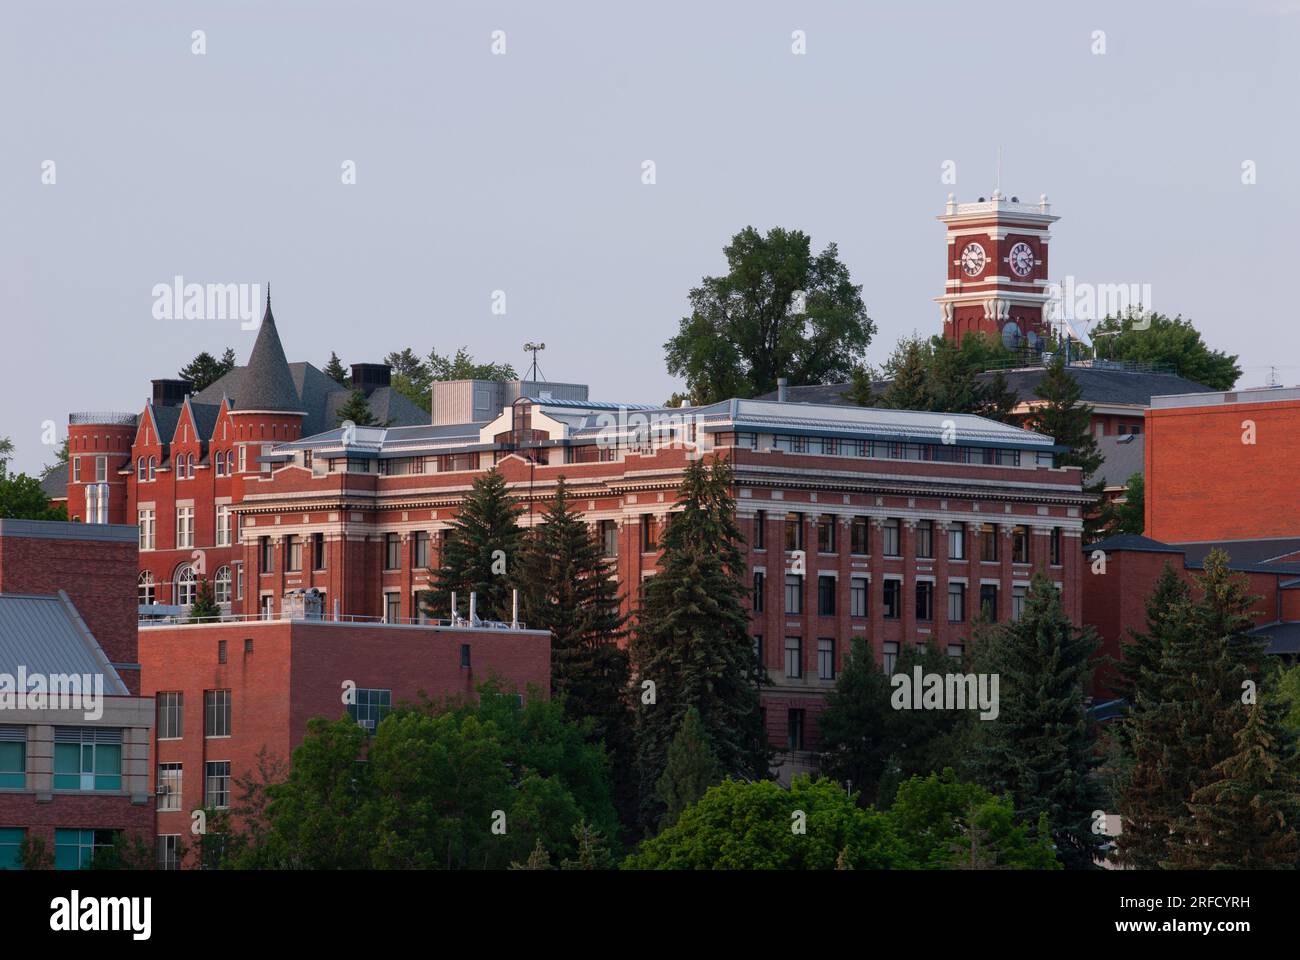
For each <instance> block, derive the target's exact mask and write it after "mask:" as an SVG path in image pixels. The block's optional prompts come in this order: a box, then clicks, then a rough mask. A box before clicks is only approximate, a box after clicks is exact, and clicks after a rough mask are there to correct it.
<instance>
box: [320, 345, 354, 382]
mask: <svg viewBox="0 0 1300 960" xmlns="http://www.w3.org/2000/svg"><path fill="white" fill-rule="evenodd" d="M325 376H327V377H329V378H330V379H331V380H333V381H334V382H335V383H337V384H339V385H340V386H344V387H346V386H347V384H348V372H347V370H345V369H344V367H343V361H342V360H340V359H339V355H338V354H337V353H335V352H334V351H333V350H331V351H330V360H329V363H327V364H325Z"/></svg>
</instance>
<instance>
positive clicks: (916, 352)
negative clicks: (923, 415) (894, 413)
mask: <svg viewBox="0 0 1300 960" xmlns="http://www.w3.org/2000/svg"><path fill="white" fill-rule="evenodd" d="M899 350H900V355H899V357H898V358H897V360H896V361H895V362H894V363H893V365H892V370H890V371H889V372H892V374H893V379H892V380H891V381H890V383H889V386H888V387H886V388H885V392H884V393H882V394H880V395H879V396H877V397H876V398H875V403H874V404H873V406H877V407H889V408H890V409H893V410H933V409H935V407H934V402H935V397H934V395H933V394H932V393H931V392H930V364H929V358H928V356H927V352H926V349H925V346H924V345H923V344H922V343H921V341H920V339H919V338H915V337H914V338H912V339H911V340H905V341H903V342H902V343H900V344H899Z"/></svg>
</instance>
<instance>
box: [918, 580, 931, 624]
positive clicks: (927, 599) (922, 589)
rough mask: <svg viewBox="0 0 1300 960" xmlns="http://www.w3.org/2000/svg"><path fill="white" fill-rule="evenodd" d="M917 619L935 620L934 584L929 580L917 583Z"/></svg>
mask: <svg viewBox="0 0 1300 960" xmlns="http://www.w3.org/2000/svg"><path fill="white" fill-rule="evenodd" d="M916 619H917V620H923V621H929V620H933V619H934V584H933V583H932V582H931V581H929V580H918V581H916Z"/></svg>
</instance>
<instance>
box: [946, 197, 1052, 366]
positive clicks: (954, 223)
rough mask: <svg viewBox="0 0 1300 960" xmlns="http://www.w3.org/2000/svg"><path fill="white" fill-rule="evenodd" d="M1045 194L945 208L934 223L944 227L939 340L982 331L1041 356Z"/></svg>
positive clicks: (1047, 216) (1046, 218) (1046, 222)
mask: <svg viewBox="0 0 1300 960" xmlns="http://www.w3.org/2000/svg"><path fill="white" fill-rule="evenodd" d="M1050 209H1051V206H1050V204H1049V203H1048V202H1047V194H1043V195H1042V197H1040V198H1039V201H1038V203H1021V202H1020V200H1019V198H1017V197H1011V198H1010V199H1008V198H1006V197H1004V196H1003V195H1002V193H1001V192H1000V191H994V193H993V198H992V199H991V200H985V199H984V198H983V197H980V198H979V201H978V202H976V203H958V202H957V201H956V199H955V198H954V197H953V195H952V194H948V203H947V206H946V207H945V209H944V212H943V215H942V216H940V217H939V218H938V219H939V220H940V221H941V222H942V223H944V224H946V225H947V227H948V251H947V260H948V269H947V281H946V283H945V284H944V292H943V296H941V297H936V298H935V300H936V302H937V303H938V304H939V308H940V309H941V310H942V311H943V333H944V336H945V337H948V338H949V339H951V340H954V341H955V342H957V343H961V339H962V337H964V336H966V334H968V333H972V332H974V331H980V332H982V333H985V334H987V335H988V336H990V337H994V338H997V339H999V340H1001V341H1002V342H1003V343H1004V344H1006V345H1007V346H1008V347H1011V348H1012V349H1031V350H1032V349H1042V338H1044V337H1045V336H1046V335H1047V332H1048V329H1049V324H1048V321H1047V319H1046V318H1045V317H1044V310H1045V307H1046V304H1047V303H1048V302H1049V299H1050V295H1049V294H1048V292H1047V285H1048V281H1047V243H1048V240H1049V239H1050V238H1049V235H1048V227H1049V226H1050V225H1051V224H1052V223H1053V222H1055V221H1056V220H1057V219H1059V218H1058V217H1054V216H1052V215H1051V213H1050V212H1049V211H1050Z"/></svg>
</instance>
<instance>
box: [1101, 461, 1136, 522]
mask: <svg viewBox="0 0 1300 960" xmlns="http://www.w3.org/2000/svg"><path fill="white" fill-rule="evenodd" d="M1101 522H1102V525H1103V527H1104V528H1105V529H1104V531H1103V534H1102V535H1103V536H1106V537H1117V536H1121V535H1123V534H1134V535H1140V534H1141V533H1142V532H1143V531H1144V530H1146V526H1147V518H1146V479H1145V478H1144V477H1143V475H1142V474H1140V473H1135V474H1133V476H1131V477H1129V478H1128V480H1127V481H1126V482H1125V484H1124V499H1123V501H1122V502H1112V503H1107V504H1106V506H1105V508H1104V510H1103V512H1102V521H1101Z"/></svg>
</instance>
